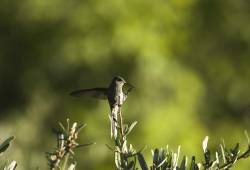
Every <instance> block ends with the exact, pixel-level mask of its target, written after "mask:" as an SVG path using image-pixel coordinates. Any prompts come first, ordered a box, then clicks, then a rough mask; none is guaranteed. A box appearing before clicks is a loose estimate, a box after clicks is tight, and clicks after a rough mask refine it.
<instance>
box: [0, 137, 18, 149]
mask: <svg viewBox="0 0 250 170" xmlns="http://www.w3.org/2000/svg"><path fill="white" fill-rule="evenodd" d="M14 138H15V137H14V136H11V137H9V138H7V139H6V140H5V141H4V142H3V143H2V144H1V145H0V153H2V152H5V151H6V150H7V149H8V147H9V146H10V142H11V141H12V140H13V139H14Z"/></svg>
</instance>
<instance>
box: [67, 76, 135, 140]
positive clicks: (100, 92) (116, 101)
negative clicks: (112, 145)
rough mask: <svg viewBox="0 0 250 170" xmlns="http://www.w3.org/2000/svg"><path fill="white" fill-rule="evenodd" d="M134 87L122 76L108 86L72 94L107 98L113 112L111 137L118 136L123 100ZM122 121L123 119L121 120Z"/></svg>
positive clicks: (72, 93) (111, 116)
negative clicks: (118, 121)
mask: <svg viewBox="0 0 250 170" xmlns="http://www.w3.org/2000/svg"><path fill="white" fill-rule="evenodd" d="M133 88H134V86H132V85H131V84H129V83H127V82H126V81H125V80H124V79H123V78H122V77H121V76H116V77H114V78H113V80H112V82H111V83H110V85H109V87H107V88H103V87H101V88H90V89H82V90H76V91H73V92H71V93H70V95H72V96H90V97H94V98H97V99H104V100H105V99H107V100H108V102H109V106H110V110H111V114H110V121H111V137H114V138H115V139H116V137H117V128H116V127H117V118H118V114H119V112H120V108H121V106H122V104H123V102H124V101H125V100H126V98H127V96H128V93H129V92H130V91H131V90H132V89H133ZM120 121H121V120H120Z"/></svg>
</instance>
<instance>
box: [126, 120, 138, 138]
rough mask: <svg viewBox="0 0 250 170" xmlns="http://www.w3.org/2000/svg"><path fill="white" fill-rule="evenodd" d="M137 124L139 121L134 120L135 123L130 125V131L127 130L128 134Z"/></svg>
mask: <svg viewBox="0 0 250 170" xmlns="http://www.w3.org/2000/svg"><path fill="white" fill-rule="evenodd" d="M136 124H137V121H135V122H133V123H132V124H131V125H130V126H129V128H128V131H127V132H126V135H128V134H129V133H130V132H131V131H132V130H133V128H134V127H135V125H136Z"/></svg>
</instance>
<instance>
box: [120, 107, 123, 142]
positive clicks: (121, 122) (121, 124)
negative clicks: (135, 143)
mask: <svg viewBox="0 0 250 170" xmlns="http://www.w3.org/2000/svg"><path fill="white" fill-rule="evenodd" d="M119 115H120V128H121V135H122V139H123V137H124V134H123V118H122V109H121V107H120V108H119Z"/></svg>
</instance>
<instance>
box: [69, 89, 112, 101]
mask: <svg viewBox="0 0 250 170" xmlns="http://www.w3.org/2000/svg"><path fill="white" fill-rule="evenodd" d="M70 95H72V96H76V97H79V96H87V97H94V98H97V99H102V100H105V99H107V88H92V89H82V90H76V91H73V92H71V93H70Z"/></svg>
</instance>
